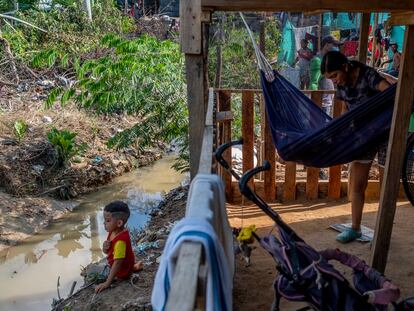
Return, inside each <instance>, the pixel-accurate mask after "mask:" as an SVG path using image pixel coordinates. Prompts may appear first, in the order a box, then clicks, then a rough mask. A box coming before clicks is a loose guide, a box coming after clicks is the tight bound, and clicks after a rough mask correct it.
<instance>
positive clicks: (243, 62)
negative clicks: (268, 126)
mask: <svg viewBox="0 0 414 311" xmlns="http://www.w3.org/2000/svg"><path fill="white" fill-rule="evenodd" d="M215 20H216V21H217V24H216V26H215V29H214V36H213V37H212V40H211V42H210V49H209V80H210V83H211V84H212V85H214V81H215V75H216V69H217V68H216V66H217V62H216V59H217V50H216V46H217V45H220V46H221V49H222V71H221V85H220V87H222V88H239V89H243V88H244V89H255V88H260V83H259V82H260V80H259V71H258V68H257V64H256V56H255V53H254V49H253V44H252V42H251V39H250V37H249V35H248V33H247V30H246V28H245V26H244V24H243V23H242V21H241V19H240V17H239V15H238V14H234V13H231V14H224V13H217V14H216V15H215ZM248 20H249V21H250V22H249V24H252V25H251V26H253V21H254V19H253V18H251V19H248ZM259 20H260V19H259V18H257V20H256V21H255V22H256V25H255V26H256V27H252V30H253V35H254V37H255V40H256V43H257V44H259V32H258V22H259ZM263 22H264V23H265V47H266V56H267V58H268V59H269V60H270V59H273V58H274V57H275V56H276V55H277V54H278V52H279V47H280V43H281V33H280V30H279V28H278V23H277V22H276V21H275V20H274V19H273V18H267V19H266V20H264V21H263ZM255 29H256V31H255ZM220 31H221V34H220ZM241 104H242V101H241V96H238V95H234V96H232V111H233V115H234V120H233V122H232V136H233V138H238V137H241V123H242V120H241ZM258 105H259V102H258V100H256V102H255V107H256V114H255V119H256V122H255V124H258V122H259V119H260V115H259V113H258V112H259V111H258ZM255 132H256V134H258V132H259V128H258V127H257V128H256V129H255Z"/></svg>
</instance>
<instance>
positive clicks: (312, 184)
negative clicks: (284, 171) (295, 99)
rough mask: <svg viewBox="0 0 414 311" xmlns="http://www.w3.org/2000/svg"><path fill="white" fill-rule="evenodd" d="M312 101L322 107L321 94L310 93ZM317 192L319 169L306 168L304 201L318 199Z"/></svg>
mask: <svg viewBox="0 0 414 311" xmlns="http://www.w3.org/2000/svg"><path fill="white" fill-rule="evenodd" d="M311 99H312V101H313V102H314V103H315V104H317V105H319V106H321V105H322V93H321V92H312V93H311ZM318 190H319V168H314V167H307V168H306V199H307V200H315V199H317V198H318Z"/></svg>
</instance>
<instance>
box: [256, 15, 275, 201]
mask: <svg viewBox="0 0 414 311" xmlns="http://www.w3.org/2000/svg"><path fill="white" fill-rule="evenodd" d="M259 38H260V42H259V45H260V50H261V51H262V53H263V54H264V55H266V45H265V41H266V40H265V39H266V32H265V22H264V21H263V20H262V21H261V22H260V37H259ZM260 100H262V101H263V97H261V99H260ZM263 107H264V105H263ZM262 124H263V125H264V152H263V159H264V160H268V161H269V162H270V170H268V171H266V172H265V173H264V198H265V200H267V201H273V200H275V199H276V170H275V163H276V149H275V146H274V145H273V139H272V133H271V131H270V126H269V122H268V120H267V116H265V118H264V120H262ZM262 129H263V128H262ZM259 164H260V165H261V164H262V163H259Z"/></svg>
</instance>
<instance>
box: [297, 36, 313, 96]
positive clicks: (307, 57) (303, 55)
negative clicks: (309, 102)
mask: <svg viewBox="0 0 414 311" xmlns="http://www.w3.org/2000/svg"><path fill="white" fill-rule="evenodd" d="M308 45H309V41H308V40H306V39H302V40H300V46H301V48H300V49H299V50H298V56H296V59H295V64H297V65H298V67H299V76H300V89H301V90H305V89H308V88H309V82H310V73H309V65H310V61H311V59H312V58H313V53H312V51H311V49H310V48H309V47H308Z"/></svg>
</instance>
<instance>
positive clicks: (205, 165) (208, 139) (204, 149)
mask: <svg viewBox="0 0 414 311" xmlns="http://www.w3.org/2000/svg"><path fill="white" fill-rule="evenodd" d="M213 109H214V91H213V89H212V88H210V89H209V92H208V105H207V114H206V122H205V126H204V134H203V143H202V146H201V153H200V162H199V163H200V164H199V166H198V173H203V174H211V169H212V161H213V139H214V137H213V136H214V135H213V132H214V124H213Z"/></svg>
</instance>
